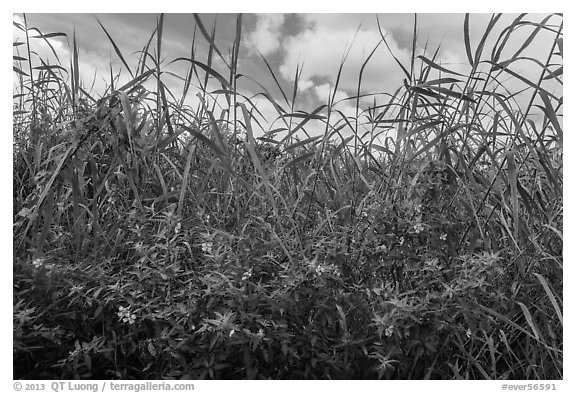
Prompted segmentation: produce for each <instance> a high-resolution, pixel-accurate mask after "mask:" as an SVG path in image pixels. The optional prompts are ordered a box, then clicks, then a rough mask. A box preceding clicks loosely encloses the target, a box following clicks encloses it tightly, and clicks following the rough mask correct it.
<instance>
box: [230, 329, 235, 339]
mask: <svg viewBox="0 0 576 393" xmlns="http://www.w3.org/2000/svg"><path fill="white" fill-rule="evenodd" d="M234 333H235V331H234V329H232V330H230V334H228V337H232V336H233V335H234Z"/></svg>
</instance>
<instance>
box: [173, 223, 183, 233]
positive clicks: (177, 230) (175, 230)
mask: <svg viewBox="0 0 576 393" xmlns="http://www.w3.org/2000/svg"><path fill="white" fill-rule="evenodd" d="M181 226H182V225H181V224H180V223H178V224H176V227H175V228H174V233H176V234H178V232H180V228H181Z"/></svg>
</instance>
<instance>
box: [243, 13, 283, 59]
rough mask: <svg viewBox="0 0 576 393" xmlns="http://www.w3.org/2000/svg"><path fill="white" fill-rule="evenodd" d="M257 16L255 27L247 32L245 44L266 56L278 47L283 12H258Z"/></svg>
mask: <svg viewBox="0 0 576 393" xmlns="http://www.w3.org/2000/svg"><path fill="white" fill-rule="evenodd" d="M257 18H258V21H257V22H256V29H255V30H254V31H253V32H251V33H249V34H248V36H247V39H246V45H247V46H248V48H249V49H250V50H252V51H254V52H255V51H256V50H259V51H260V52H261V53H262V54H263V55H264V56H266V55H269V54H271V53H273V52H275V51H276V50H278V48H279V47H280V41H281V40H280V37H281V32H280V28H281V27H282V24H283V23H284V18H285V17H284V15H283V14H258V15H257Z"/></svg>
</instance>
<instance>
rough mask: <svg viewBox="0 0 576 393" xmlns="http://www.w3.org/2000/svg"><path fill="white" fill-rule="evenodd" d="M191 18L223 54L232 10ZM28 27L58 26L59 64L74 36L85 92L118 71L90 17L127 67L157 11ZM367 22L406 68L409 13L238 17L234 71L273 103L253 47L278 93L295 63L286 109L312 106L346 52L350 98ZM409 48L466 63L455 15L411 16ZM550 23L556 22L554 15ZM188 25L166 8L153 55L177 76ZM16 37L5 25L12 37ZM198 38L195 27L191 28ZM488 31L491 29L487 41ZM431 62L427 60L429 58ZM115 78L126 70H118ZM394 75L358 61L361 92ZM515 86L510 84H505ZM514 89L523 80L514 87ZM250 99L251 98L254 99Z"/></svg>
mask: <svg viewBox="0 0 576 393" xmlns="http://www.w3.org/2000/svg"><path fill="white" fill-rule="evenodd" d="M490 16H491V15H490V14H472V16H471V19H470V32H471V34H470V36H471V41H472V47H473V48H475V47H476V45H477V43H478V41H479V40H480V38H481V36H482V34H483V33H484V31H485V29H486V25H487V23H488V21H489V19H490ZM516 16H517V15H515V14H505V15H504V16H503V17H502V18H501V20H500V21H499V23H498V24H497V29H496V30H497V32H498V33H499V32H500V31H501V30H502V29H503V28H505V27H506V26H508V25H509V23H510V22H511V21H512V20H513V19H514V18H515V17H516ZM544 16H545V15H539V14H530V15H529V16H527V17H526V18H525V19H527V20H532V21H541V20H542V19H543V18H544ZM200 17H201V20H202V22H203V23H204V25H205V26H206V27H207V28H208V29H210V30H211V29H212V26H214V24H216V43H217V46H218V47H219V48H220V49H221V50H222V52H223V55H224V57H226V58H228V54H229V51H230V49H231V47H232V42H233V40H234V35H235V28H236V26H235V25H236V17H237V14H200ZM27 18H28V24H29V26H35V27H37V28H39V29H40V30H41V31H42V32H43V33H51V32H64V33H67V34H68V41H67V40H66V39H65V38H54V39H52V40H51V42H52V44H53V45H54V47H55V49H56V51H57V52H58V54H59V56H60V59H61V61H62V62H63V63H64V64H66V65H67V64H68V62H69V54H70V45H71V42H72V36H73V33H74V32H75V34H76V38H77V42H78V45H79V48H80V53H79V56H80V70H81V75H82V79H83V82H84V85H85V86H89V85H90V84H91V83H92V80H93V79H94V75H96V84H95V86H96V90H95V93H96V94H95V95H98V94H97V93H98V89H99V88H102V87H103V86H105V85H106V84H107V80H108V79H109V67H110V64H112V67H113V69H114V70H115V71H118V70H119V69H120V68H121V63H120V60H119V58H118V56H117V55H116V54H115V53H114V49H113V48H112V45H111V44H110V42H109V40H108V39H107V37H106V35H105V33H104V31H103V30H102V28H101V27H100V26H99V24H98V22H97V20H99V21H100V22H101V23H102V24H103V25H104V27H105V28H106V29H107V30H108V32H109V33H110V35H111V36H112V37H113V39H114V40H115V42H116V43H117V45H118V47H119V48H120V50H121V51H122V53H123V54H124V55H125V57H126V58H127V60H128V63H129V65H130V66H131V67H132V69H134V68H135V65H136V63H137V61H138V53H137V52H138V51H140V50H142V49H143V48H144V47H145V45H146V43H147V41H148V40H149V38H150V35H151V33H152V32H153V30H154V28H155V26H156V21H157V18H158V14H27ZM14 20H16V21H19V22H21V21H22V19H21V15H18V14H15V15H14ZM377 20H379V22H380V26H381V29H382V33H383V34H384V35H386V39H387V42H388V44H389V46H390V48H391V50H392V52H393V53H394V55H395V56H396V57H397V58H398V59H399V60H400V61H401V62H402V63H403V64H405V65H406V66H409V62H410V60H409V59H410V53H411V48H412V37H413V29H414V14H378V15H376V14H245V15H243V24H242V36H243V40H242V45H241V48H240V61H239V72H240V73H242V74H245V75H248V76H250V77H252V78H254V79H256V80H257V81H258V82H260V83H261V84H262V85H264V86H265V87H266V88H267V89H268V90H269V91H270V92H271V93H272V94H273V95H274V96H275V98H276V99H279V97H280V94H279V90H278V89H277V87H276V86H275V83H274V80H273V78H272V77H271V74H270V72H269V70H268V69H267V67H266V65H265V63H264V62H263V61H262V59H261V58H260V55H259V54H258V52H260V53H262V54H263V55H264V56H265V58H266V59H267V61H268V62H269V64H270V66H271V67H272V70H273V72H274V73H275V75H276V76H277V78H278V80H279V82H280V84H281V85H282V86H283V88H285V89H286V91H291V87H292V84H293V80H294V74H295V71H296V67H297V66H298V65H300V67H302V74H301V80H300V85H299V87H300V92H299V100H298V103H299V105H300V106H299V107H298V108H296V109H303V110H308V111H310V110H312V109H314V108H316V107H318V106H319V105H320V104H324V103H326V100H327V97H328V94H329V91H330V89H331V88H332V87H333V85H334V82H335V79H336V75H337V72H338V67H339V65H340V62H341V59H342V57H343V55H344V54H345V53H346V52H347V49H348V48H351V49H350V51H349V53H348V56H347V58H346V62H345V66H344V72H343V75H342V79H341V82H340V86H339V91H338V93H337V99H338V98H346V97H349V96H353V95H355V94H356V89H357V87H358V76H359V71H360V68H361V65H362V64H363V62H364V61H365V59H366V58H367V56H368V55H369V54H370V52H371V51H372V50H373V49H374V48H375V46H376V45H377V44H378V43H379V42H380V41H381V35H380V32H379V31H378V25H377ZM417 20H418V25H417V26H418V33H417V54H424V55H426V56H428V57H431V56H432V53H434V51H436V49H437V48H438V47H440V50H439V53H438V60H439V61H440V62H442V64H443V65H445V66H446V67H448V68H450V69H453V70H456V71H461V72H464V73H467V71H468V70H469V64H468V61H467V57H466V51H465V45H464V39H463V37H464V34H463V31H464V29H463V24H464V15H463V14H418V15H417ZM553 21H554V23H560V22H561V19H560V18H559V17H555V19H553ZM195 25H196V22H195V20H194V17H193V16H192V15H191V14H166V15H165V19H164V35H163V47H162V58H163V59H164V60H163V61H164V66H165V67H166V68H165V70H169V71H172V72H174V73H175V74H177V75H180V76H184V75H185V74H186V66H187V64H186V63H185V62H179V63H174V64H169V63H170V62H171V61H172V60H173V59H175V58H178V57H189V55H190V49H191V44H192V37H193V34H194V29H195ZM531 31H532V29H531V28H528V27H526V28H521V29H518V30H517V31H516V32H515V33H514V35H513V37H512V39H511V40H510V45H509V49H508V50H507V51H505V52H504V54H503V56H502V58H503V59H504V58H506V54H508V55H510V54H512V53H514V51H515V50H517V49H518V48H519V47H520V45H521V44H522V43H523V42H524V40H525V39H526V38H527V37H528V35H529V34H530V32H531ZM19 34H20V33H19V32H18V31H17V30H14V39H15V40H16V39H18V35H19ZM197 35H199V32H197ZM497 36H498V34H493V35H492V37H491V38H490V39H489V40H488V45H487V47H488V48H490V50H491V48H492V46H491V45H490V44H491V43H493V42H494V39H495V38H496V37H497ZM553 38H554V37H553V34H551V33H550V34H549V33H542V34H539V36H538V37H537V39H535V40H534V41H533V42H532V44H531V45H530V46H529V47H528V48H527V49H526V52H525V55H526V56H528V57H534V58H538V59H541V61H545V58H546V56H547V54H548V52H549V50H550V45H551V42H552V40H553ZM36 45H37V47H36V48H37V51H38V52H39V53H40V54H41V55H42V56H44V57H50V50H49V48H48V46H47V45H45V44H43V43H42V42H41V41H37V42H36ZM196 46H197V48H196V53H197V56H198V60H199V61H202V62H204V61H205V59H206V53H207V48H208V45H207V43H206V41H205V40H204V39H202V38H201V37H197V40H196ZM438 60H437V62H438ZM515 67H516V69H515V71H517V72H519V73H521V74H522V75H524V76H526V77H527V78H529V79H531V80H535V79H537V78H538V76H539V72H540V70H539V69H538V67H536V66H535V65H534V64H533V63H531V62H519V63H517V64H515ZM214 68H216V69H217V70H218V71H220V72H222V74H223V75H224V76H225V77H227V72H226V71H225V68H224V67H223V65H222V64H221V63H220V64H219V63H218V62H216V63H215V65H214ZM122 75H123V78H124V79H123V80H124V81H127V80H129V75H128V73H127V72H126V71H123V74H122ZM403 77H404V75H403V72H402V70H401V69H400V67H399V66H398V65H397V64H396V62H395V60H394V59H393V57H392V56H391V55H390V53H389V51H388V49H387V48H386V46H385V45H383V44H381V45H380V46H379V47H378V49H377V50H376V52H375V53H374V56H373V57H372V58H371V60H370V62H369V63H368V65H367V67H366V69H365V71H364V76H363V81H362V91H363V92H364V93H375V92H378V93H392V92H393V91H394V90H395V89H396V88H398V87H400V86H401V85H402V79H403ZM163 80H164V83H165V84H166V85H167V86H168V87H169V88H170V89H172V90H173V91H174V92H179V91H180V90H181V87H182V82H181V81H179V80H178V79H177V78H174V77H171V76H169V75H165V76H164V79H163ZM514 83H517V82H514ZM514 87H515V88H517V89H520V88H522V87H525V86H520V85H516V86H514ZM239 89H240V91H241V92H243V93H245V94H246V95H248V96H250V95H252V94H256V93H258V92H261V91H262V90H261V88H260V87H258V86H257V85H256V84H254V83H253V82H250V81H249V80H248V79H241V80H240V81H239ZM257 100H260V99H257ZM263 101H264V100H263V99H261V100H260V101H258V103H259V105H260V104H261V105H262V108H263V111H267V112H268V113H273V112H274V110H273V108H272V107H271V105H267V103H265V102H263ZM353 108H354V103H353V102H350V101H347V102H344V103H342V104H340V109H341V110H342V111H343V112H344V113H347V114H352V112H353V111H354V109H353Z"/></svg>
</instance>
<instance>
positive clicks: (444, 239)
mask: <svg viewBox="0 0 576 393" xmlns="http://www.w3.org/2000/svg"><path fill="white" fill-rule="evenodd" d="M447 238H448V235H446V234H445V233H443V234H441V235H440V240H442V241H443V242H444V241H446V239H447Z"/></svg>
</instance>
